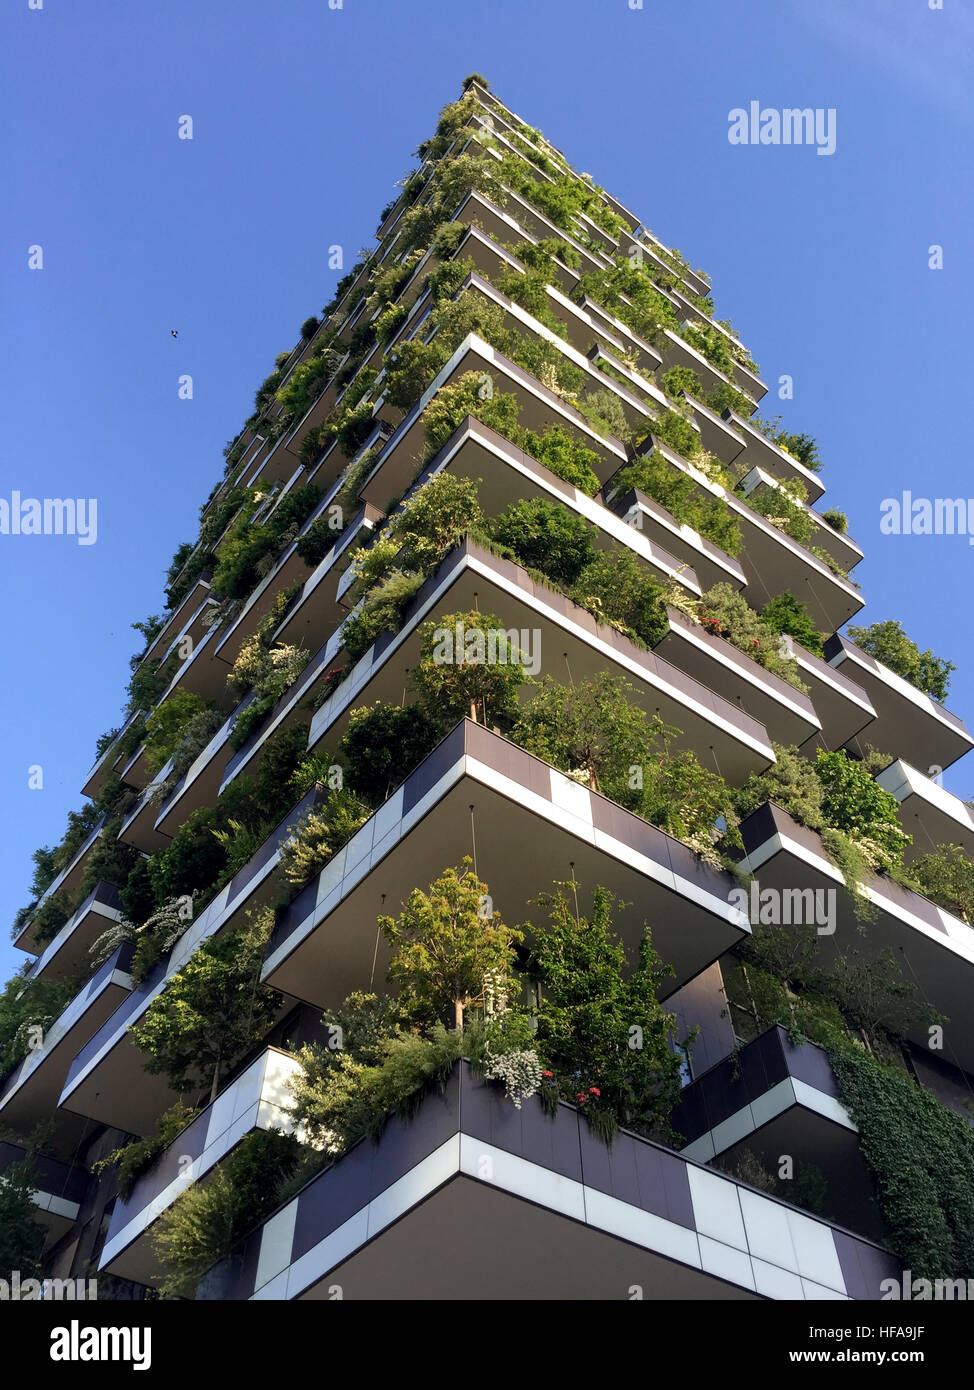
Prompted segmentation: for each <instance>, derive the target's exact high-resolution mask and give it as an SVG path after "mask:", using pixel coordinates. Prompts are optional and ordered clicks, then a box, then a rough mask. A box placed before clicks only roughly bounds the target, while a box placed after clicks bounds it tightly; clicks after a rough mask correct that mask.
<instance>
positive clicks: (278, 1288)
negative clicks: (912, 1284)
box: [197, 1063, 901, 1301]
mask: <svg viewBox="0 0 974 1390" xmlns="http://www.w3.org/2000/svg"><path fill="white" fill-rule="evenodd" d="M472 1250H474V1251H476V1252H477V1257H476V1258H475V1259H471V1258H470V1252H471V1251H472ZM900 1272H901V1271H900V1265H899V1263H898V1262H897V1261H896V1260H895V1258H894V1257H893V1256H892V1255H890V1254H889V1253H888V1252H887V1251H885V1250H883V1249H881V1248H880V1247H879V1246H876V1245H873V1244H871V1243H870V1242H868V1241H865V1240H862V1239H861V1238H860V1237H858V1236H854V1235H851V1234H849V1233H848V1232H847V1231H844V1230H842V1229H841V1228H839V1227H837V1226H832V1225H829V1224H828V1223H827V1222H825V1221H820V1220H818V1219H816V1218H814V1217H811V1216H806V1215H805V1214H804V1213H802V1212H799V1211H796V1210H795V1209H794V1208H793V1207H790V1206H786V1205H785V1204H784V1203H783V1202H778V1201H776V1200H775V1199H773V1198H771V1197H767V1196H765V1195H764V1194H763V1193H760V1192H756V1191H754V1190H753V1189H751V1188H749V1187H746V1186H744V1185H743V1184H742V1183H738V1182H734V1181H732V1180H731V1179H730V1178H726V1177H724V1176H722V1175H721V1174H718V1173H714V1172H712V1171H710V1170H708V1169H706V1168H703V1167H701V1166H700V1165H699V1164H696V1163H693V1162H691V1161H689V1160H688V1159H686V1158H684V1157H683V1156H682V1155H680V1154H675V1153H673V1152H672V1151H671V1150H669V1149H665V1148H663V1147H662V1146H660V1145H658V1144H653V1143H651V1142H650V1141H649V1140H646V1139H640V1138H638V1137H637V1136H635V1135H633V1134H628V1133H626V1132H622V1133H621V1134H620V1135H619V1136H618V1137H617V1138H616V1140H615V1142H614V1143H613V1145H612V1147H611V1149H610V1148H606V1146H605V1145H604V1144H603V1143H602V1142H601V1141H600V1140H599V1139H596V1138H595V1137H594V1136H593V1135H592V1134H591V1132H590V1131H589V1129H588V1127H587V1125H586V1124H585V1122H584V1120H583V1119H582V1118H581V1116H579V1115H578V1114H577V1112H576V1111H575V1110H573V1109H571V1108H570V1107H568V1106H565V1105H562V1106H559V1108H558V1111H557V1113H556V1114H555V1116H554V1117H553V1118H551V1119H548V1118H547V1117H546V1116H545V1115H544V1114H543V1113H542V1110H541V1106H540V1103H539V1102H538V1101H537V1100H536V1099H532V1100H528V1101H525V1102H524V1105H523V1107H522V1109H521V1110H515V1109H514V1107H513V1106H512V1105H511V1104H510V1103H509V1102H507V1101H506V1100H505V1099H504V1098H503V1094H502V1093H501V1092H500V1091H499V1090H498V1089H495V1088H493V1087H492V1086H490V1085H489V1084H486V1083H483V1082H479V1081H476V1080H475V1079H474V1078H473V1076H472V1075H471V1073H470V1070H469V1068H468V1066H467V1065H466V1064H465V1063H461V1064H459V1065H458V1066H457V1068H456V1070H455V1071H454V1072H453V1074H452V1076H451V1078H450V1081H449V1083H448V1085H447V1087H446V1089H445V1091H444V1092H443V1093H442V1094H436V1093H434V1094H433V1095H430V1096H428V1097H427V1098H426V1099H425V1100H424V1101H423V1103H422V1105H421V1107H420V1109H419V1110H418V1112H417V1113H416V1114H415V1115H414V1116H413V1117H412V1119H410V1120H403V1119H402V1118H401V1117H399V1116H393V1117H392V1118H391V1119H390V1120H389V1122H388V1124H387V1125H386V1128H385V1130H384V1131H383V1135H382V1138H381V1140H380V1141H379V1143H378V1145H377V1146H375V1145H372V1144H370V1143H369V1142H367V1141H365V1142H362V1143H360V1144H358V1145H357V1146H356V1147H355V1148H354V1149H352V1150H351V1151H350V1152H349V1153H348V1154H346V1155H345V1156H344V1157H343V1158H341V1159H339V1160H338V1161H337V1162H336V1163H334V1164H333V1165H332V1167H330V1168H327V1169H326V1170H325V1171H324V1172H322V1173H320V1174H319V1175H318V1176H317V1177H315V1178H314V1179H312V1181H311V1182H309V1183H308V1184H307V1185H306V1186H305V1187H304V1188H302V1190H301V1191H300V1192H299V1193H298V1195H297V1196H296V1197H294V1198H293V1199H292V1200H291V1201H290V1202H289V1203H287V1205H286V1206H284V1207H281V1208H280V1209H279V1210H278V1211H277V1212H276V1213H275V1214H274V1215H273V1216H271V1217H270V1219H269V1220H268V1221H266V1222H265V1223H264V1224H263V1225H262V1226H260V1227H258V1228H257V1230H255V1231H254V1232H252V1234H251V1235H250V1236H248V1237H247V1239H246V1240H245V1241H244V1242H243V1244H242V1246H241V1247H240V1248H239V1250H238V1251H237V1252H236V1254H235V1255H234V1257H233V1258H231V1259H229V1260H225V1261H223V1262H222V1263H220V1264H218V1265H215V1266H214V1267H213V1268H212V1269H211V1270H210V1271H209V1273H208V1274H207V1275H206V1276H205V1277H204V1280H203V1281H202V1283H201V1285H200V1287H199V1289H198V1290H197V1298H199V1299H221V1300H227V1299H235V1300H244V1299H251V1298H256V1299H273V1300H282V1301H283V1300H291V1299H308V1300H314V1299H328V1298H332V1297H334V1296H335V1290H336V1288H337V1289H340V1290H341V1295H342V1297H344V1298H345V1299H356V1298H357V1299H371V1300H375V1299H389V1300H401V1299H420V1300H436V1301H439V1300H455V1299H463V1300H487V1299H491V1300H493V1299H503V1300H505V1301H508V1300H514V1301H518V1300H537V1299H544V1300H546V1301H547V1300H551V1299H556V1300H559V1301H567V1300H592V1299H626V1298H632V1297H633V1290H634V1289H638V1290H639V1291H640V1296H641V1297H642V1298H643V1299H655V1300H661V1301H662V1300H671V1299H685V1298H695V1299H723V1298H734V1299H741V1298H744V1299H749V1298H777V1299H812V1300H814V1299H835V1298H839V1299H843V1298H857V1299H876V1298H878V1297H879V1295H880V1286H881V1281H882V1280H883V1279H887V1278H895V1279H897V1280H898V1279H899V1278H900Z"/></svg>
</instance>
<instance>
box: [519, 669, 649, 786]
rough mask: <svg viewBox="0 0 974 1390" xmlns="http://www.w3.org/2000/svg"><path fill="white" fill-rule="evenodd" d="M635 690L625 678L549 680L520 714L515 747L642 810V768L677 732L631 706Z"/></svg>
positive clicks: (636, 707) (546, 679) (602, 677)
mask: <svg viewBox="0 0 974 1390" xmlns="http://www.w3.org/2000/svg"><path fill="white" fill-rule="evenodd" d="M635 694H636V691H635V688H634V687H633V686H632V685H631V684H630V683H629V682H628V681H627V680H626V679H625V678H624V677H623V676H600V677H598V678H597V679H594V680H589V681H581V682H580V683H579V684H578V685H571V686H567V685H559V684H558V683H557V682H556V681H553V680H552V679H551V678H550V676H546V677H545V679H544V680H543V681H542V684H541V689H540V691H539V692H538V694H537V695H535V697H534V699H533V700H531V702H530V703H529V704H528V705H526V706H525V707H524V709H523V710H522V711H521V717H520V719H519V720H518V722H517V724H516V725H515V726H514V728H513V730H512V731H511V737H512V739H513V740H514V742H515V743H518V744H520V746H521V747H522V748H526V749H527V751H528V752H529V753H534V754H536V755H537V757H539V758H544V760H545V761H546V762H549V763H553V764H554V765H555V767H557V768H560V769H561V771H562V772H566V773H569V774H570V775H571V774H574V773H576V772H578V773H583V774H584V776H585V780H586V782H587V783H588V785H589V787H591V789H592V790H593V791H603V792H604V793H605V795H606V796H609V797H611V798H612V800H613V801H618V802H619V803H620V804H621V805H623V806H627V807H628V808H629V809H630V810H638V809H639V807H640V806H641V804H642V782H643V777H642V769H643V767H645V766H646V765H647V764H649V763H650V762H651V761H652V760H653V759H654V758H655V756H656V753H657V749H658V746H659V745H660V744H661V743H662V741H663V740H664V739H665V738H666V737H667V735H668V734H670V733H671V732H673V731H672V730H669V729H667V727H666V725H665V724H664V723H663V721H662V720H661V719H660V718H659V716H658V715H653V716H652V717H650V716H649V715H647V714H646V713H645V712H644V711H643V710H641V709H639V707H638V706H636V705H634V704H631V703H630V697H632V696H635Z"/></svg>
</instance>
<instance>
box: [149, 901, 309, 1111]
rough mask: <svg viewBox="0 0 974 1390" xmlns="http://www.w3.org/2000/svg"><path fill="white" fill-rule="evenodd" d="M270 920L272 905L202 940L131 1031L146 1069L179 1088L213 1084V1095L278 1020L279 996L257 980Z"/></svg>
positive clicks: (193, 1087)
mask: <svg viewBox="0 0 974 1390" xmlns="http://www.w3.org/2000/svg"><path fill="white" fill-rule="evenodd" d="M271 923H272V913H271V912H270V911H267V912H264V913H262V914H261V915H260V916H259V917H258V918H256V919H251V920H249V921H248V922H247V923H246V924H245V925H244V926H243V927H240V928H238V929H237V930H236V931H231V932H227V933H225V934H224V935H223V936H219V937H211V938H210V940H208V941H206V942H204V943H203V945H202V946H201V947H200V948H199V950H197V951H196V952H195V953H194V954H193V955H192V956H191V957H190V959H189V960H188V961H187V962H186V964H185V965H184V966H183V968H182V969H181V970H180V971H178V972H177V973H176V974H175V975H174V976H173V977H172V979H171V980H170V981H169V984H168V985H167V986H166V988H165V989H164V990H163V992H162V993H161V994H160V995H158V996H157V997H156V998H155V999H154V1000H153V1001H152V1003H151V1004H150V1005H149V1008H148V1009H147V1011H146V1014H145V1017H144V1018H143V1020H142V1022H141V1023H140V1024H139V1025H138V1026H137V1027H136V1028H133V1029H132V1036H133V1038H134V1039H135V1043H136V1046H137V1047H139V1048H141V1050H142V1051H143V1052H145V1053H146V1055H147V1061H146V1062H145V1069H146V1071H147V1072H149V1073H150V1074H151V1075H153V1076H158V1075H160V1074H161V1075H165V1076H166V1078H167V1079H168V1081H169V1084H170V1086H171V1087H172V1088H173V1090H174V1091H178V1092H181V1093H185V1092H188V1091H193V1090H199V1089H201V1088H202V1087H203V1086H205V1085H206V1084H207V1082H209V1085H210V1100H211V1101H212V1100H215V1098H216V1094H217V1091H218V1090H219V1085H220V1077H221V1075H222V1074H223V1073H224V1071H225V1070H226V1069H227V1067H229V1066H232V1065H233V1063H234V1062H235V1061H237V1060H238V1059H239V1058H240V1056H241V1055H242V1054H243V1053H244V1052H246V1051H247V1049H248V1048H250V1047H253V1046H254V1045H255V1044H256V1043H259V1042H260V1041H261V1040H262V1038H263V1037H264V1036H265V1034H266V1033H267V1030H268V1028H269V1027H270V1025H271V1024H272V1023H273V1021H274V1019H275V1017H276V1015H277V1013H278V1011H279V1009H280V1007H281V1003H282V997H281V995H280V994H279V993H278V992H277V990H275V989H270V988H269V987H268V986H267V985H262V984H261V983H260V970H261V966H262V965H263V963H264V947H265V946H266V944H267V941H268V938H269V936H270V929H271Z"/></svg>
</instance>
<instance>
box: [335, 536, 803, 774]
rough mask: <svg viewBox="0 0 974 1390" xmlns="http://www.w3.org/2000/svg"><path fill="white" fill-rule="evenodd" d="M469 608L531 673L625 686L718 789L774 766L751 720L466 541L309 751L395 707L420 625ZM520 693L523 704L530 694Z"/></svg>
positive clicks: (376, 649) (365, 667) (343, 692)
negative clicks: (513, 640) (519, 654)
mask: <svg viewBox="0 0 974 1390" xmlns="http://www.w3.org/2000/svg"><path fill="white" fill-rule="evenodd" d="M473 609H478V610H479V611H481V612H484V613H491V614H495V615H496V616H499V617H500V618H501V621H502V622H503V624H504V626H505V629H510V628H515V629H517V630H518V631H519V632H526V633H528V634H531V640H532V641H533V642H534V644H535V660H536V662H537V665H538V670H537V671H536V672H535V674H545V675H551V676H553V677H554V678H555V679H556V680H560V681H564V680H566V679H570V680H571V681H574V682H577V681H582V680H586V679H593V680H595V679H599V678H601V677H603V676H604V675H605V673H606V672H612V673H613V674H617V675H621V676H623V677H625V678H626V679H628V680H629V681H630V682H631V683H632V684H633V686H634V688H635V696H634V698H635V700H636V702H637V703H638V704H639V705H640V706H641V707H642V708H643V709H645V710H646V712H647V713H648V714H649V715H651V716H652V715H653V714H659V715H660V717H661V718H662V719H663V720H664V722H665V723H667V724H670V725H672V726H673V727H675V728H676V729H679V730H680V731H681V734H680V735H679V736H677V737H676V738H675V740H674V745H675V746H677V747H679V748H690V749H694V750H696V751H698V752H699V753H700V756H701V758H702V759H706V761H707V764H708V766H709V765H711V764H712V763H715V764H716V766H718V767H719V768H720V770H721V773H722V775H723V776H724V777H726V778H727V780H728V781H730V782H733V783H739V782H743V781H745V780H746V779H747V777H748V776H749V775H750V774H751V772H759V771H763V770H764V769H765V768H767V767H768V766H769V765H770V764H771V763H772V762H773V761H774V753H773V751H772V749H771V743H770V739H769V736H768V733H767V730H766V729H765V728H764V726H763V725H762V724H761V723H760V722H759V721H758V720H757V719H754V718H752V717H751V716H750V715H748V714H746V713H744V711H743V710H741V709H740V708H739V707H738V706H737V705H736V704H734V703H732V701H730V700H727V699H725V698H724V697H723V696H721V695H717V694H715V693H714V691H712V690H711V689H709V688H707V687H706V686H704V685H702V684H701V683H700V682H699V681H697V680H695V679H693V678H692V677H690V676H687V675H686V674H684V672H683V671H681V670H679V669H678V668H677V667H676V666H675V665H673V664H672V661H670V660H665V659H663V658H661V657H659V656H657V655H656V654H655V653H654V652H651V651H647V650H646V649H644V648H642V647H637V646H636V645H635V644H634V643H633V642H631V641H630V640H629V639H628V638H627V637H624V636H623V635H622V634H621V633H620V632H618V631H617V630H616V629H615V628H612V627H607V626H602V625H601V624H599V623H598V622H597V621H596V620H595V618H594V617H593V616H592V615H591V614H590V613H589V612H588V610H587V609H584V608H581V607H579V606H578V605H577V604H575V603H573V602H572V601H571V600H570V599H568V598H566V597H564V595H562V594H561V593H559V592H557V591H556V590H554V589H550V588H547V587H545V586H543V585H541V584H538V583H535V581H534V580H533V579H531V577H530V576H529V575H528V574H527V572H526V571H525V570H523V569H521V568H520V566H518V565H515V564H513V563H512V562H511V561H509V560H502V559H500V558H499V557H498V556H496V555H494V554H492V553H491V552H490V551H488V550H485V549H484V548H483V547H482V546H480V545H478V544H477V543H476V542H475V541H473V540H470V539H469V538H468V539H467V540H466V541H464V542H463V543H462V544H461V545H460V546H458V547H457V548H456V549H455V550H453V551H452V552H451V554H450V555H449V556H448V557H447V559H446V560H445V561H444V562H443V564H442V565H441V566H440V568H439V569H438V570H437V571H436V572H435V573H434V574H433V575H431V576H430V578H429V579H427V581H426V583H425V584H424V585H423V586H422V588H421V589H420V590H419V591H418V593H417V594H416V595H415V597H414V598H413V599H412V600H411V601H410V603H409V605H408V606H407V608H406V610H405V614H404V619H403V623H402V626H401V627H400V630H399V631H398V632H395V633H394V632H392V631H388V632H385V633H383V634H382V635H381V636H380V637H379V638H378V639H377V640H376V642H375V643H373V645H372V647H370V649H369V651H368V652H366V653H365V655H363V656H362V657H361V658H360V660H359V661H358V662H357V663H356V664H355V666H354V668H353V669H352V670H351V671H350V672H349V673H348V674H347V675H346V677H345V679H344V681H343V682H342V683H341V685H339V686H338V687H337V688H336V690H335V691H334V692H333V693H332V694H331V695H330V696H329V697H328V699H327V700H326V702H325V703H324V704H323V705H322V706H321V707H320V709H319V710H318V711H317V712H316V714H315V716H314V719H313V721H312V726H311V737H310V739H309V749H313V748H314V747H315V745H316V744H317V743H318V742H319V740H321V739H322V738H323V737H325V736H326V733H327V738H328V746H329V747H331V746H333V741H337V739H338V738H339V737H340V734H341V731H342V729H343V727H344V720H345V718H346V716H347V713H348V711H349V710H350V709H351V708H352V707H353V706H354V705H356V704H363V703H371V702H373V701H375V700H377V699H381V700H386V701H392V702H393V703H398V702H399V701H400V700H401V699H402V692H403V689H404V688H405V687H406V686H408V673H409V671H411V670H412V669H413V668H414V667H415V665H416V663H417V661H418V659H419V651H420V639H421V628H422V625H423V623H424V622H426V621H427V620H435V619H436V618H438V617H439V616H440V615H442V614H444V613H452V612H470V611H471V610H473ZM337 640H338V641H340V634H339V635H338V639H337ZM523 693H524V698H525V699H528V698H530V693H531V690H530V687H529V686H528V687H525V688H524V692H523ZM795 693H796V694H797V692H795Z"/></svg>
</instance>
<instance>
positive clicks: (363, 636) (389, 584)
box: [342, 570, 423, 663]
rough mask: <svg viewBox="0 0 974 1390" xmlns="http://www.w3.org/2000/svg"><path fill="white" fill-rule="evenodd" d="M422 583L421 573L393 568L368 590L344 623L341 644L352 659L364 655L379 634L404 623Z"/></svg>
mask: <svg viewBox="0 0 974 1390" xmlns="http://www.w3.org/2000/svg"><path fill="white" fill-rule="evenodd" d="M422 583H423V576H422V575H421V574H402V573H400V571H398V570H394V571H393V572H392V573H391V574H389V575H387V576H386V578H385V579H382V580H380V581H379V583H378V584H376V585H375V587H374V588H373V589H371V590H370V591H369V593H367V594H366V596H365V598H364V599H363V601H362V604H361V606H360V607H359V608H357V609H356V610H355V611H354V612H353V613H352V614H351V615H350V616H349V617H348V618H346V619H345V623H344V626H343V627H342V645H343V646H344V648H345V652H346V654H347V656H348V659H349V661H350V662H352V663H354V662H356V661H358V660H359V658H360V657H362V656H364V655H365V653H366V652H367V651H368V649H369V647H371V645H372V643H373V642H374V641H375V640H376V638H377V637H379V636H381V634H382V633H383V632H387V631H389V630H392V631H396V630H398V628H399V627H401V625H402V617H403V613H404V611H405V608H406V605H407V604H408V603H409V601H410V599H411V598H413V597H414V595H415V594H416V591H417V590H418V589H419V587H420V586H421V584H422Z"/></svg>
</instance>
